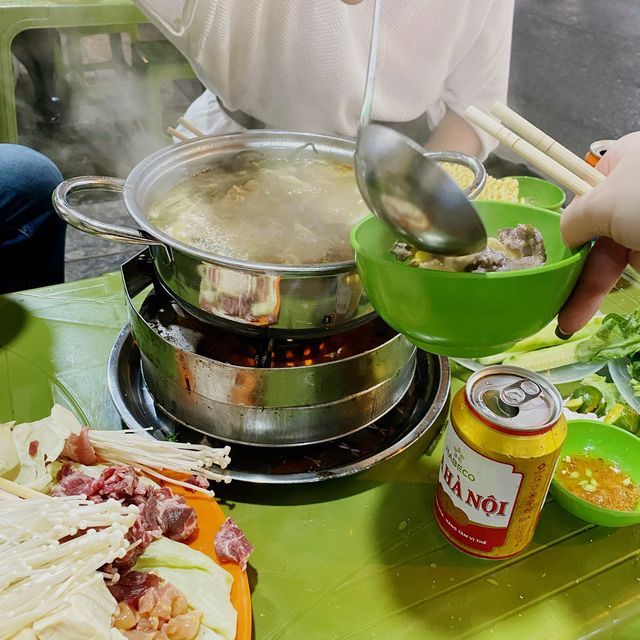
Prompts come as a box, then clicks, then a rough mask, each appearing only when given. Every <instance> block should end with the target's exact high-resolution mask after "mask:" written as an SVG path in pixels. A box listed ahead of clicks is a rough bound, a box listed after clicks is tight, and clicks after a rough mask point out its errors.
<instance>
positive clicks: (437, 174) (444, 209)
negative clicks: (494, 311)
mask: <svg viewBox="0 0 640 640" xmlns="http://www.w3.org/2000/svg"><path fill="white" fill-rule="evenodd" d="M381 8H382V0H374V8H373V26H372V30H371V45H370V50H369V63H368V68H367V79H366V85H365V94H364V100H363V104H362V111H361V113H360V122H359V124H358V137H357V142H356V151H355V158H354V164H355V173H356V180H357V183H358V188H359V189H360V193H361V194H362V197H363V199H364V201H365V202H366V204H367V206H368V207H369V208H370V209H371V211H373V213H375V215H376V216H378V218H380V219H381V220H383V221H384V222H386V223H387V224H388V225H390V226H391V227H393V229H394V230H395V231H396V233H397V234H398V235H400V236H401V237H402V238H404V239H405V240H406V241H407V242H409V243H410V244H412V245H413V246H415V247H417V248H419V249H423V250H426V251H429V252H430V253H437V254H441V255H466V254H470V253H475V252H476V251H481V250H482V249H483V248H484V247H485V246H486V243H487V235H486V232H485V229H484V226H483V224H482V221H481V220H480V218H479V216H478V214H477V213H476V211H475V209H474V208H473V206H472V205H471V203H470V202H469V200H468V199H467V198H466V197H465V195H464V193H463V192H462V191H461V190H460V188H459V187H458V185H457V184H456V183H455V182H454V181H453V180H452V179H451V178H450V177H449V176H448V175H447V174H446V173H445V172H444V171H443V170H442V169H441V168H440V167H439V166H438V164H437V162H435V161H434V160H432V159H430V158H429V157H428V156H429V155H438V154H429V152H427V151H425V149H423V148H422V147H421V146H420V145H419V144H417V143H416V142H414V141H413V140H411V139H410V138H408V137H407V136H405V135H403V134H401V133H399V132H397V131H395V130H393V129H390V128H389V127H385V126H383V125H379V124H371V122H370V117H371V102H372V99H373V90H374V85H375V72H376V59H377V53H378V39H379V38H378V32H379V27H380V13H381ZM449 155H450V154H449Z"/></svg>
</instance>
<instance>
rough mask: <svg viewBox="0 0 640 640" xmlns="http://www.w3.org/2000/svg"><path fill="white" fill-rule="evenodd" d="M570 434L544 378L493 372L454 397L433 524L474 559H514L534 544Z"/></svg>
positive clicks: (501, 369) (514, 370)
mask: <svg viewBox="0 0 640 640" xmlns="http://www.w3.org/2000/svg"><path fill="white" fill-rule="evenodd" d="M566 435H567V424H566V420H565V418H564V416H563V415H562V398H561V396H560V394H559V393H558V391H557V389H556V388H555V387H554V386H553V385H552V384H550V383H549V382H548V381H547V380H545V378H543V377H542V376H540V375H538V374H537V373H533V372H531V371H527V370H526V369H522V368H520V367H510V366H504V365H496V366H492V367H485V368H484V369H481V370H480V371H477V372H476V373H474V374H473V375H472V376H471V377H470V378H469V380H468V381H467V384H466V386H465V387H464V388H463V389H460V391H459V392H458V393H457V394H456V395H455V397H454V399H453V402H452V407H451V421H450V423H449V425H448V426H447V431H446V436H445V445H444V454H443V457H442V462H441V464H440V473H439V477H438V487H437V489H436V498H435V505H434V511H435V518H436V522H437V524H438V527H439V528H440V530H441V532H442V533H443V534H444V536H445V537H446V538H447V539H448V540H449V542H451V544H453V545H454V546H455V547H457V548H458V549H460V550H461V551H464V552H465V553H468V554H470V555H473V556H477V557H481V558H489V559H496V560H497V559H502V558H509V557H511V556H515V555H517V554H518V553H520V552H521V551H523V550H524V549H525V547H526V546H527V545H528V544H529V542H531V539H532V538H533V534H534V531H535V528H536V525H537V523H538V519H539V517H540V511H541V510H542V506H543V504H544V500H545V497H546V495H547V491H548V490H549V486H550V485H551V480H552V478H553V473H554V470H555V467H556V464H557V462H558V458H559V457H560V451H561V449H562V444H563V443H564V440H565V438H566Z"/></svg>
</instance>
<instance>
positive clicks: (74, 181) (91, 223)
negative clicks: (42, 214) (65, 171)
mask: <svg viewBox="0 0 640 640" xmlns="http://www.w3.org/2000/svg"><path fill="white" fill-rule="evenodd" d="M89 190H100V191H110V192H115V193H122V192H123V190H124V180H119V179H118V178H109V177H106V176H81V177H79V178H71V179H70V180H65V181H64V182H62V183H60V184H59V185H58V186H57V187H56V190H55V191H54V192H53V206H54V207H55V209H56V211H57V212H58V215H59V216H60V217H61V218H62V219H63V220H64V221H65V222H66V223H68V224H70V225H71V226H72V227H75V228H76V229H79V230H80V231H84V232H85V233H88V234H90V235H92V236H98V237H100V238H104V239H105V240H113V241H115V242H126V243H129V244H146V245H149V244H158V245H161V244H162V242H159V241H158V240H153V239H152V238H149V237H147V236H146V235H144V234H143V233H142V232H141V231H140V230H138V229H130V228H128V227H121V226H120V225H117V224H108V223H106V222H101V221H100V220H94V219H93V218H90V217H89V216H87V215H85V214H84V213H81V212H80V211H78V210H77V209H75V208H74V207H73V206H71V204H70V203H69V196H70V195H71V194H72V193H74V192H75V191H89Z"/></svg>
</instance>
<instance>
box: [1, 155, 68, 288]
mask: <svg viewBox="0 0 640 640" xmlns="http://www.w3.org/2000/svg"><path fill="white" fill-rule="evenodd" d="M61 181H62V174H61V173H60V171H58V169H57V167H56V166H55V165H54V164H53V162H51V160H49V159H48V158H46V157H45V156H43V155H42V154H40V153H38V152H37V151H34V150H33V149H29V148H27V147H22V146H20V145H15V144H0V293H8V292H10V291H19V290H22V289H32V288H34V287H42V286H46V285H50V284H57V283H59V282H63V281H64V241H65V233H66V226H65V223H64V222H63V221H62V220H61V219H60V218H59V217H58V215H57V214H56V212H55V210H54V208H53V205H52V204H51V194H52V193H53V190H54V189H55V187H56V186H57V185H58V184H59V183H60V182H61Z"/></svg>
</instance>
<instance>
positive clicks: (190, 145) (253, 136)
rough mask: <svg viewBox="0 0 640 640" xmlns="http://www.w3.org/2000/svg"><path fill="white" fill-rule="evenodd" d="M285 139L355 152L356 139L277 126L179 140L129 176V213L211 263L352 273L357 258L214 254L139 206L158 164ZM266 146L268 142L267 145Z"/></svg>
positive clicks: (296, 272) (299, 272) (149, 230)
mask: <svg viewBox="0 0 640 640" xmlns="http://www.w3.org/2000/svg"><path fill="white" fill-rule="evenodd" d="M279 138H280V139H282V140H284V139H286V140H290V141H291V140H293V141H297V140H299V142H300V147H304V146H307V145H313V144H315V143H317V144H318V145H320V144H327V143H329V144H332V143H333V144H334V145H336V146H338V147H342V148H343V149H345V150H351V151H352V152H353V151H355V141H354V140H352V139H349V138H341V137H338V136H326V135H322V134H315V133H303V132H294V131H281V130H276V129H260V130H256V131H247V132H239V133H232V134H227V135H223V136H206V137H201V138H196V139H194V140H189V141H186V142H180V143H177V144H174V145H171V146H170V147H165V148H163V149H159V150H158V151H156V152H155V153H152V154H151V155H149V156H147V157H146V158H145V159H144V160H142V161H140V162H139V163H138V164H137V165H136V166H135V167H134V168H133V170H132V171H131V173H130V174H129V175H128V177H127V179H126V181H125V184H124V192H123V196H122V197H123V200H124V203H125V207H126V209H127V212H128V213H129V216H130V217H131V218H132V219H133V220H134V222H136V224H137V225H138V226H139V227H140V229H141V230H143V231H144V232H145V234H146V235H147V236H151V237H152V238H154V239H156V240H159V241H161V243H162V244H164V245H166V246H169V247H171V248H173V249H175V250H177V251H180V252H181V253H184V254H187V255H189V256H191V257H193V258H197V259H199V260H202V261H204V262H208V263H211V264H215V265H219V266H223V267H230V268H233V269H239V270H241V271H244V272H253V273H266V274H278V273H282V274H287V275H288V276H317V275H330V274H336V273H351V272H353V271H354V270H355V268H356V263H355V259H354V260H345V261H342V262H327V263H320V264H304V265H295V264H289V265H287V264H275V263H268V262H255V261H251V260H241V259H238V258H232V257H229V256H222V255H218V254H215V253H209V252H208V251H203V250H201V249H198V248H196V247H193V246H190V245H188V244H184V243H183V242H180V241H179V240H176V239H175V238H172V237H171V236H169V235H167V234H166V233H164V232H163V231H161V230H160V229H158V228H157V227H156V226H155V225H153V224H151V223H150V222H149V221H148V219H147V216H146V215H145V213H144V212H143V211H142V210H141V208H140V207H139V206H138V202H137V199H136V196H137V194H138V191H139V188H140V184H141V182H142V181H143V180H144V179H145V177H146V176H147V175H148V174H149V173H151V172H153V171H154V170H155V171H158V170H159V169H158V166H159V165H162V166H164V165H168V164H170V163H172V162H173V161H175V160H176V158H177V157H181V156H182V157H186V156H189V155H193V154H195V153H196V151H198V150H200V149H201V148H202V147H205V148H206V147H209V148H211V149H224V148H225V147H233V146H234V143H235V142H237V141H238V140H245V141H255V142H260V141H263V140H264V141H265V142H271V143H274V142H277V141H278V139H279ZM264 146H265V147H266V146H267V145H264Z"/></svg>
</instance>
